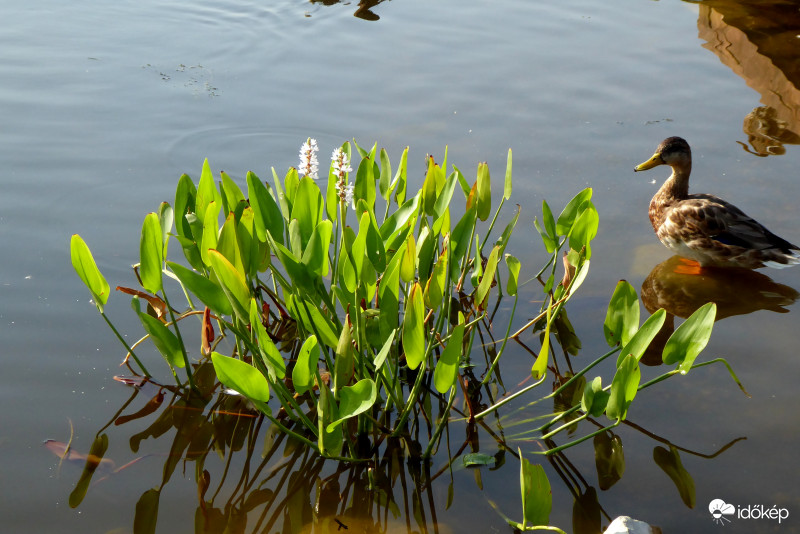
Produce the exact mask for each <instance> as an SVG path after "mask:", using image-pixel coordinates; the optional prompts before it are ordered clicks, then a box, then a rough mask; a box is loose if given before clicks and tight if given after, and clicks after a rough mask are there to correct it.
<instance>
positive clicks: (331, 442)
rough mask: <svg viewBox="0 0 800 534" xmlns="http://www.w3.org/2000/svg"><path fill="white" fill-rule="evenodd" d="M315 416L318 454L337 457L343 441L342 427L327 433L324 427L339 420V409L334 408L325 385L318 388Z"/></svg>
mask: <svg viewBox="0 0 800 534" xmlns="http://www.w3.org/2000/svg"><path fill="white" fill-rule="evenodd" d="M317 414H318V416H317V428H318V435H319V451H320V453H322V454H328V455H331V456H335V455H338V454H339V451H341V449H342V443H343V440H344V437H343V435H342V427H341V426H336V427H334V428H333V431H332V432H327V431H326V427H327V426H328V424H329V423H331V422H333V421H335V420H336V419H338V418H339V408H338V407H337V406H336V401H335V399H334V398H333V394H332V393H331V390H330V389H328V387H327V386H326V385H325V384H320V386H319V402H318V403H317Z"/></svg>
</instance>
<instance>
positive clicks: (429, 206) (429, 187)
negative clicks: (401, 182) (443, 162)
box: [422, 156, 438, 216]
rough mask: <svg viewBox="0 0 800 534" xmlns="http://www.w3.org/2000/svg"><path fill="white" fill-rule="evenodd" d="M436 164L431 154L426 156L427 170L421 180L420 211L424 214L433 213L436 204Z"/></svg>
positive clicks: (429, 214)
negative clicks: (423, 178)
mask: <svg viewBox="0 0 800 534" xmlns="http://www.w3.org/2000/svg"><path fill="white" fill-rule="evenodd" d="M437 168H438V165H436V163H435V162H434V161H433V156H428V172H427V173H426V174H425V180H424V181H423V182H422V211H423V213H425V215H428V216H431V215H433V214H434V211H433V208H434V206H435V205H436V173H437V171H436V170H437Z"/></svg>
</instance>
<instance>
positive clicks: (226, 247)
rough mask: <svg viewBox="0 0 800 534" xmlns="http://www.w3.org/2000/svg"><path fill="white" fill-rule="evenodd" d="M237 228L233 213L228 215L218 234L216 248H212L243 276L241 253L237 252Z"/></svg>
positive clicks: (237, 224)
mask: <svg viewBox="0 0 800 534" xmlns="http://www.w3.org/2000/svg"><path fill="white" fill-rule="evenodd" d="M238 226H239V223H238V222H237V221H236V219H235V217H234V215H233V213H230V214H228V217H227V218H226V219H225V223H223V225H222V229H221V230H220V232H219V238H218V239H217V246H216V247H214V248H215V249H216V250H217V251H218V252H219V253H220V254H222V255H223V256H225V259H226V260H228V261H229V262H231V265H233V266H234V267H235V268H236V270H237V271H239V273H240V274H241V275H242V276H244V275H245V269H244V262H243V261H242V252H241V250H239V237H238V235H237V234H238V232H237V227H238Z"/></svg>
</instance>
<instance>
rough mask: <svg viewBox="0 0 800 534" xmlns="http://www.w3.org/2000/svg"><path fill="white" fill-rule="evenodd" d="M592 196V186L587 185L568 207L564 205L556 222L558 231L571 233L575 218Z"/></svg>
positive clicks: (562, 233)
mask: <svg viewBox="0 0 800 534" xmlns="http://www.w3.org/2000/svg"><path fill="white" fill-rule="evenodd" d="M591 198H592V188H591V187H587V188H586V189H584V190H583V191H581V192H580V193H578V194H577V195H575V196H574V197H573V198H572V200H570V201H569V202H568V203H567V205H566V207H564V211H562V212H561V215H559V216H558V221H557V222H556V233H558V234H559V235H569V233H570V232H571V231H572V225H573V224H574V223H575V219H576V218H577V217H578V215H579V214H580V213H581V210H582V207H583V204H584V202H586V201H588V200H590V199H591ZM545 228H546V226H545Z"/></svg>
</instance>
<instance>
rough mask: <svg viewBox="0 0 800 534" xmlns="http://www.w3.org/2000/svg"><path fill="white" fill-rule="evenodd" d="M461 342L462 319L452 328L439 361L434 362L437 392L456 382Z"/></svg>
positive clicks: (443, 391) (447, 389)
mask: <svg viewBox="0 0 800 534" xmlns="http://www.w3.org/2000/svg"><path fill="white" fill-rule="evenodd" d="M462 319H463V317H462ZM463 342H464V324H463V320H462V321H461V322H460V323H459V324H458V325H457V326H455V327H454V328H453V333H452V334H451V335H450V340H449V341H448V342H447V346H446V347H445V348H444V350H443V351H442V354H441V356H439V361H438V362H437V363H436V369H435V370H434V372H433V384H434V386H435V387H436V391H438V392H439V393H447V392H448V391H449V390H450V388H451V387H453V385H454V384H455V382H456V375H457V374H458V364H459V362H460V361H461V355H462V345H463Z"/></svg>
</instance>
